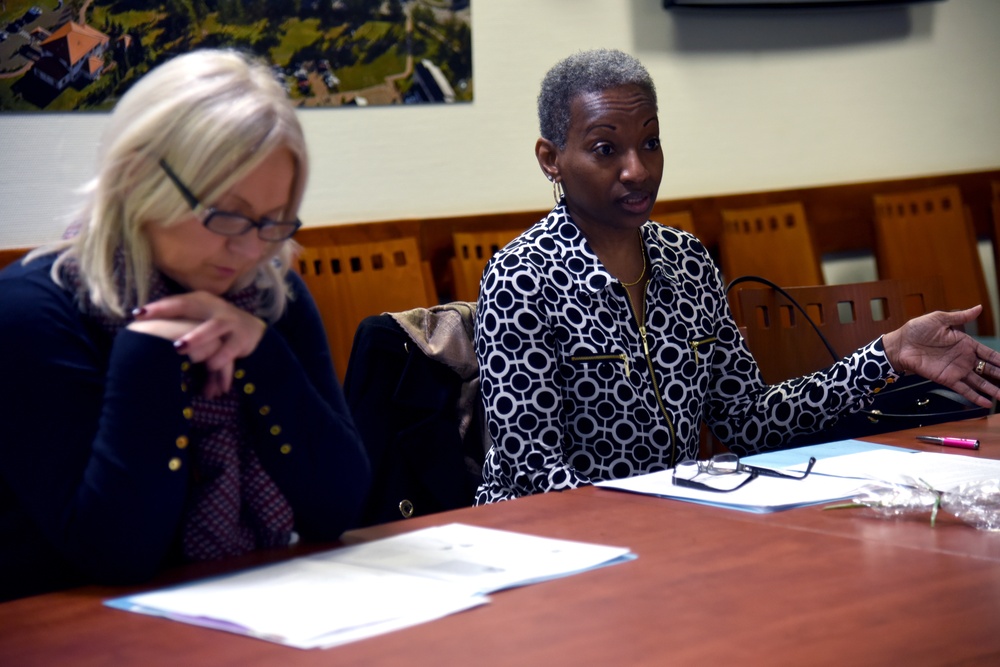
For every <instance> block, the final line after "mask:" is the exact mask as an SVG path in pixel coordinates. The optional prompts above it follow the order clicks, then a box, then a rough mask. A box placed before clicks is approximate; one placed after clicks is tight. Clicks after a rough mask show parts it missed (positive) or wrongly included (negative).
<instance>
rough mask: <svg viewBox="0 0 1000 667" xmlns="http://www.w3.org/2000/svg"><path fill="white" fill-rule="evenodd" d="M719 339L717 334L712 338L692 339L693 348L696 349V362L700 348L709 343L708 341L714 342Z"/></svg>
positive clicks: (695, 361)
mask: <svg viewBox="0 0 1000 667" xmlns="http://www.w3.org/2000/svg"><path fill="white" fill-rule="evenodd" d="M716 340H718V339H717V338H716V337H715V336H712V337H711V338H702V339H701V340H693V341H691V349H692V350H694V363H698V348H699V347H700V346H702V345H707V344H708V343H714V342H715V341H716Z"/></svg>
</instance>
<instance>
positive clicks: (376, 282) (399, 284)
mask: <svg viewBox="0 0 1000 667" xmlns="http://www.w3.org/2000/svg"><path fill="white" fill-rule="evenodd" d="M298 269H299V273H300V274H301V275H302V279H303V280H304V281H305V283H306V286H307V287H308V288H309V292H310V294H312V296H313V299H315V300H316V304H317V305H318V306H319V311H320V315H321V316H322V318H323V326H324V328H325V329H326V335H327V340H328V341H329V343H330V352H331V354H332V356H333V365H334V368H335V369H336V371H337V374H338V376H339V378H340V380H341V381H343V380H344V375H345V373H346V372H347V362H348V359H349V358H350V354H351V344H352V342H353V341H354V333H355V331H356V330H357V328H358V325H359V324H360V323H361V320H363V319H364V318H365V317H368V316H369V315H378V314H381V313H384V312H390V311H400V310H408V309H410V308H417V307H428V306H432V305H434V304H436V303H437V294H436V292H435V290H434V282H433V280H432V279H431V277H430V266H429V265H428V264H427V263H426V262H423V261H421V259H420V252H419V250H418V248H417V241H416V239H415V238H412V237H405V238H398V239H391V240H386V241H378V242H372V243H357V244H351V245H336V246H319V247H304V248H303V249H302V252H301V254H300V255H299V258H298Z"/></svg>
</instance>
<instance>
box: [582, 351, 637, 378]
mask: <svg viewBox="0 0 1000 667" xmlns="http://www.w3.org/2000/svg"><path fill="white" fill-rule="evenodd" d="M569 360H570V361H620V362H622V364H623V365H624V366H625V375H626V377H627V376H628V374H629V373H630V372H631V370H630V367H629V364H628V355H626V354H585V355H574V356H572V357H570V358H569Z"/></svg>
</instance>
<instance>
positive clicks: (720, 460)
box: [673, 454, 816, 493]
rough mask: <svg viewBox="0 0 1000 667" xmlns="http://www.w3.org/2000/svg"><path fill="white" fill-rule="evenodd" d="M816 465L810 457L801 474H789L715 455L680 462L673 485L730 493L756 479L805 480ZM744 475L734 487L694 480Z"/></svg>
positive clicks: (734, 458)
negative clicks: (700, 459) (703, 476)
mask: <svg viewBox="0 0 1000 667" xmlns="http://www.w3.org/2000/svg"><path fill="white" fill-rule="evenodd" d="M815 464H816V458H815V457H810V458H809V463H808V465H806V469H805V472H803V473H789V472H783V471H780V470H773V469H771V468H759V467H757V466H751V465H747V464H746V463H741V462H740V457H738V456H737V455H736V454H716V455H715V456H713V457H712V458H710V459H708V460H707V461H694V460H692V461H681V462H680V463H678V464H677V466H676V467H675V468H674V475H673V483H674V484H675V485H676V486H683V487H687V488H689V489H700V490H702V491H712V492H715V493H730V492H732V491H735V490H736V489H740V488H742V487H744V486H746V485H747V484H749V483H750V482H752V481H753V480H755V479H757V477H759V476H761V475H763V476H765V477H781V478H784V479H805V478H806V477H808V476H809V473H811V472H812V469H813V466H814V465H815ZM738 474H746V477H744V478H743V479H742V480H741V481H740V482H739V483H738V484H736V485H735V486H726V487H719V486H715V485H712V484H709V483H707V482H705V481H699V480H697V479H695V478H696V477H698V476H699V475H709V476H715V477H721V476H724V475H738Z"/></svg>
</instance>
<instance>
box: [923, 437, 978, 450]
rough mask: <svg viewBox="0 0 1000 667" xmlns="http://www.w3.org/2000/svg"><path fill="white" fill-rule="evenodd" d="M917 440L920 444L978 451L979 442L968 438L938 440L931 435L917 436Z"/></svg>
mask: <svg viewBox="0 0 1000 667" xmlns="http://www.w3.org/2000/svg"><path fill="white" fill-rule="evenodd" d="M917 440H920V441H922V442H933V443H934V444H935V445H944V446H945V447H961V448H962V449H979V441H978V440H969V439H968V438H938V437H935V436H933V435H918V436H917Z"/></svg>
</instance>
